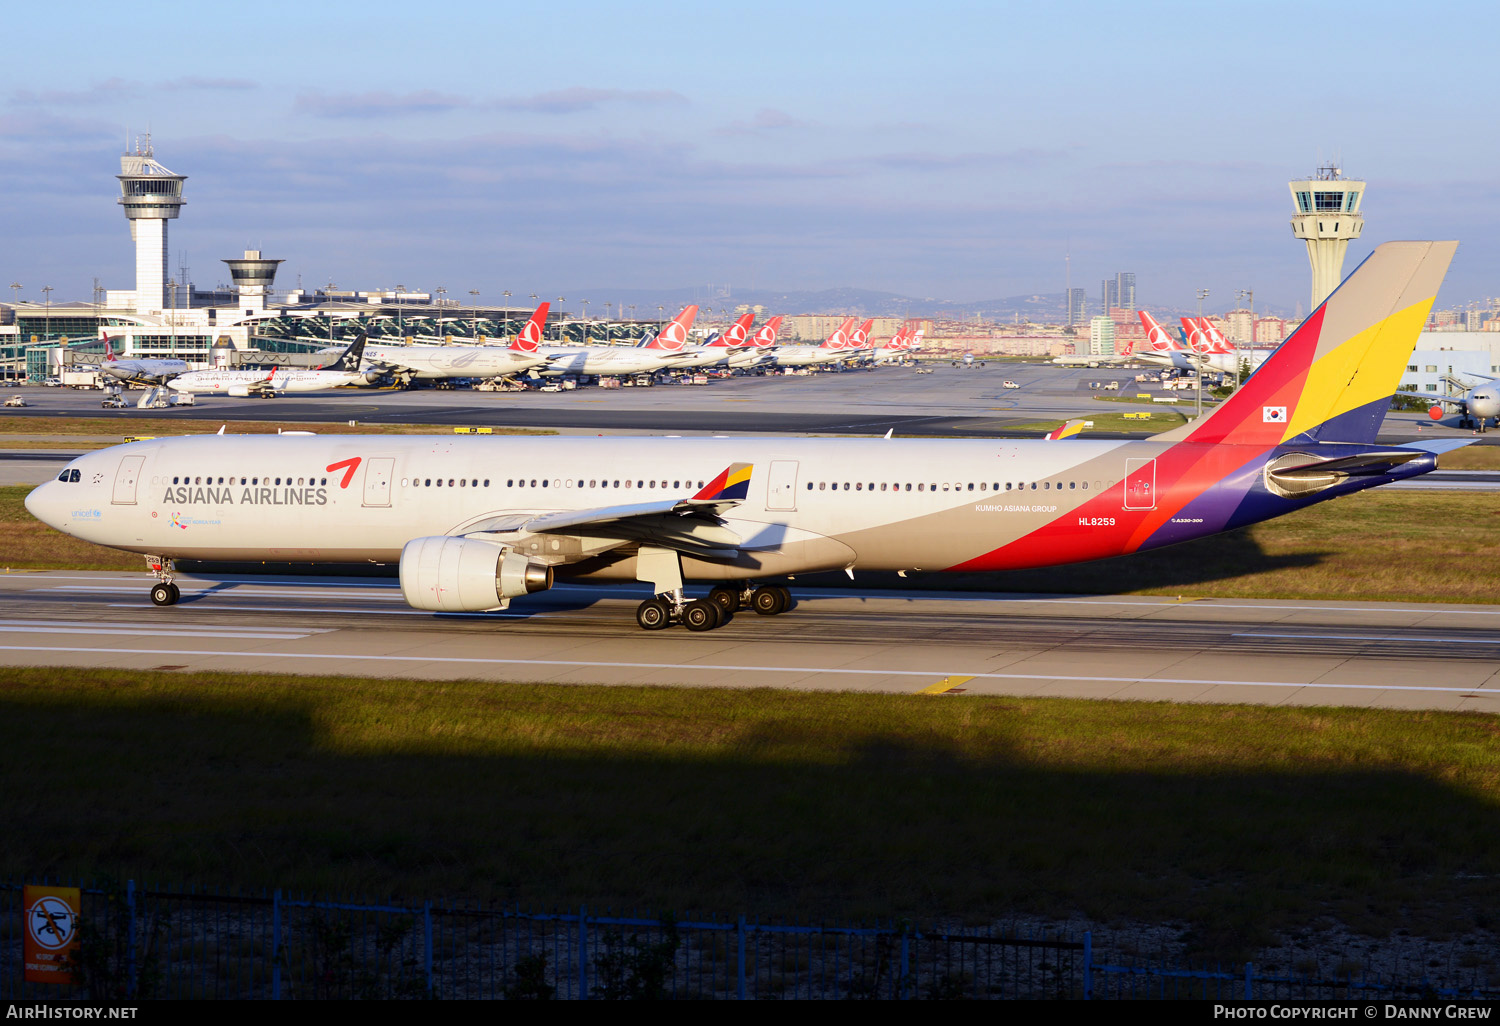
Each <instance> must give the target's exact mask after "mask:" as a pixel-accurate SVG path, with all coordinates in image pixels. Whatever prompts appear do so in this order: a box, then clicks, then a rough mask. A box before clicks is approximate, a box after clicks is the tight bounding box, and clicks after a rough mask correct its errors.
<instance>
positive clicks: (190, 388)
mask: <svg viewBox="0 0 1500 1026" xmlns="http://www.w3.org/2000/svg"><path fill="white" fill-rule="evenodd" d="M367 381H368V375H367V374H366V373H363V372H354V371H331V370H285V369H283V368H280V367H278V368H276V369H275V370H273V371H261V370H201V371H191V372H190V373H187V374H183V375H181V376H179V377H176V378H173V379H172V380H171V381H169V382H167V387H168V388H170V389H173V390H174V391H177V392H191V393H194V394H199V395H201V394H205V393H215V392H223V393H225V394H227V395H234V396H245V395H254V394H260V393H266V392H271V393H277V392H324V391H328V390H329V389H334V388H341V387H343V386H345V385H361V384H365V383H366V382H367Z"/></svg>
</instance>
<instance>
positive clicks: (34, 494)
mask: <svg viewBox="0 0 1500 1026" xmlns="http://www.w3.org/2000/svg"><path fill="white" fill-rule="evenodd" d="M61 498H62V497H61V496H60V495H58V494H57V482H56V481H47V482H45V483H43V484H40V485H37V486H36V487H35V488H33V489H32V490H31V491H29V492H27V493H26V512H28V513H30V514H31V515H32V516H34V517H36V518H37V519H38V520H40V521H41V522H42V523H44V524H46V525H47V526H48V527H58V526H59V524H58V521H59V519H60V518H59V516H58V511H59V509H60V507H61V503H60V499H61Z"/></svg>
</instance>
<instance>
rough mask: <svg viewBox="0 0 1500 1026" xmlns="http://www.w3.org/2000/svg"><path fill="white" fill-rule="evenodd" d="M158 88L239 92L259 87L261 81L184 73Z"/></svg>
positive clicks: (182, 90) (168, 90) (171, 91)
mask: <svg viewBox="0 0 1500 1026" xmlns="http://www.w3.org/2000/svg"><path fill="white" fill-rule="evenodd" d="M157 88H158V89H163V90H166V91H167V92H170V93H175V92H185V91H188V90H196V91H203V92H238V91H243V90H247V89H259V88H260V83H259V82H252V81H251V80H250V79H248V78H205V77H203V76H201V75H184V76H183V77H182V78H174V79H173V80H172V81H170V82H162V83H160V84H159V85H158V86H157Z"/></svg>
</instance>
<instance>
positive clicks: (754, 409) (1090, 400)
mask: <svg viewBox="0 0 1500 1026" xmlns="http://www.w3.org/2000/svg"><path fill="white" fill-rule="evenodd" d="M929 366H930V368H931V369H932V373H931V374H918V373H917V372H916V370H915V369H914V368H911V367H891V366H883V367H876V368H871V369H864V370H853V371H845V372H839V373H818V374H812V375H807V376H776V377H759V378H757V377H738V378H724V379H716V380H713V381H711V382H710V383H709V384H708V385H704V386H693V385H665V384H664V385H657V386H654V387H651V388H620V389H613V390H605V389H601V388H581V389H578V390H576V391H571V392H536V391H528V392H476V391H473V390H469V389H454V390H442V389H414V390H410V391H403V390H397V389H340V390H338V391H336V392H322V393H314V394H306V395H285V396H281V397H279V398H276V399H270V400H265V399H235V398H229V397H227V396H202V397H200V398H199V399H198V404H197V405H196V406H193V407H172V408H168V409H161V410H138V409H135V408H134V407H133V406H132V407H131V408H128V409H125V410H102V409H100V407H99V393H98V392H95V391H78V390H74V389H65V388H39V387H31V388H23V389H16V390H15V391H16V392H17V393H20V394H23V395H24V397H25V399H26V401H27V402H29V403H31V404H32V405H31V406H30V407H28V408H26V409H18V410H0V417H3V416H11V415H14V416H18V417H51V416H87V417H94V418H105V419H108V420H111V421H113V422H116V423H119V424H120V430H121V432H122V433H129V432H131V431H132V430H133V428H132V426H131V424H132V422H133V421H137V420H140V419H141V418H151V419H155V420H180V421H183V422H185V427H186V428H189V429H191V430H202V429H203V427H204V426H206V425H207V424H212V425H214V426H217V425H218V424H223V423H228V424H234V423H235V422H237V421H247V420H279V421H283V422H314V423H315V422H322V423H335V424H339V423H346V422H347V421H350V420H356V421H358V422H360V423H362V424H439V425H469V426H477V427H483V426H489V427H509V428H529V429H539V430H549V431H567V432H596V431H599V432H621V431H626V432H636V433H644V434H663V433H682V434H693V433H716V434H736V433H747V434H797V433H813V434H864V435H878V434H884V433H885V432H886V431H887V430H893V431H895V432H896V434H898V435H904V436H965V437H974V438H981V437H994V436H999V435H1010V434H1015V433H1016V431H1017V430H1018V429H1024V430H1028V431H1029V433H1031V434H1033V435H1039V434H1040V433H1041V431H1040V430H1037V429H1035V425H1036V424H1038V423H1039V422H1053V423H1055V422H1056V421H1059V420H1062V419H1065V418H1069V417H1090V416H1095V415H1104V414H1112V413H1125V412H1131V411H1134V412H1144V411H1152V412H1153V414H1154V415H1155V416H1154V422H1153V429H1154V430H1164V429H1165V428H1166V427H1167V426H1169V425H1170V424H1172V423H1176V422H1177V421H1176V419H1175V415H1174V414H1173V413H1172V410H1175V409H1181V410H1182V411H1183V412H1184V413H1186V414H1187V415H1189V416H1191V415H1192V412H1193V410H1194V406H1195V403H1194V397H1193V396H1192V395H1190V394H1187V393H1182V394H1181V396H1180V398H1181V400H1182V401H1181V402H1179V403H1178V404H1176V405H1175V406H1173V407H1170V408H1164V407H1163V406H1162V405H1159V404H1155V403H1153V402H1151V401H1150V400H1149V399H1147V400H1140V401H1132V399H1133V398H1134V397H1135V396H1136V393H1137V392H1139V391H1147V390H1148V389H1149V386H1148V385H1142V384H1137V383H1136V382H1135V380H1134V377H1135V375H1136V374H1137V373H1138V372H1137V371H1135V370H1126V369H1118V370H1116V369H1105V368H1088V367H1080V368H1073V367H1055V366H1052V365H1050V364H1045V363H1018V362H1004V363H998V362H992V363H990V364H989V365H988V366H985V367H978V366H975V367H972V368H964V367H953V366H951V365H948V364H945V363H942V362H935V363H932V364H930V365H929ZM1006 379H1010V380H1013V381H1014V382H1015V383H1016V384H1017V385H1018V386H1019V387H1018V388H1006V387H1004V384H1003V383H1004V381H1005V380H1006ZM1112 381H1113V382H1118V383H1119V389H1118V390H1117V391H1115V392H1109V391H1108V390H1106V389H1105V388H1104V387H1103V386H1104V385H1106V384H1107V383H1109V382H1112ZM1096 386H1098V387H1096ZM140 394H141V393H140V392H129V393H127V399H129V400H130V401H134V400H135V399H136V398H138V397H139V396H140ZM1152 394H1156V395H1160V394H1162V393H1160V392H1156V393H1152ZM1026 425H1032V427H1031V428H1029V429H1025V426H1026ZM1096 437H1122V436H1119V435H1112V434H1108V433H1103V432H1101V433H1100V435H1097V436H1096ZM1449 437H1455V438H1456V437H1471V438H1474V439H1476V440H1486V439H1484V436H1479V435H1476V434H1475V433H1474V432H1472V431H1460V430H1458V429H1457V428H1455V427H1451V426H1447V425H1439V424H1434V423H1433V422H1432V421H1431V420H1429V419H1428V418H1427V416H1426V414H1425V413H1391V414H1388V415H1387V417H1386V419H1385V423H1384V426H1383V428H1382V430H1381V436H1380V440H1381V441H1382V442H1391V443H1394V442H1398V441H1409V440H1411V439H1417V438H1449Z"/></svg>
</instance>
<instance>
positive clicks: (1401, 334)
mask: <svg viewBox="0 0 1500 1026" xmlns="http://www.w3.org/2000/svg"><path fill="white" fill-rule="evenodd" d="M1456 247H1457V243H1452V242H1446V243H1443V242H1396V243H1387V244H1385V245H1383V246H1380V247H1378V248H1377V249H1376V250H1375V252H1374V253H1373V254H1371V256H1370V257H1369V258H1368V259H1366V260H1365V262H1364V263H1363V264H1361V265H1360V267H1359V268H1358V269H1356V270H1355V271H1354V273H1353V274H1351V275H1350V276H1349V278H1348V279H1346V280H1345V282H1344V283H1343V285H1341V286H1340V287H1339V288H1338V289H1337V290H1336V291H1335V292H1334V293H1333V295H1331V296H1330V297H1329V298H1328V299H1327V300H1326V301H1325V302H1324V303H1323V305H1322V306H1321V307H1320V308H1319V310H1318V312H1317V313H1315V315H1314V316H1312V317H1309V318H1308V319H1307V321H1306V322H1304V324H1303V325H1302V326H1301V327H1300V328H1298V330H1297V331H1296V332H1295V333H1294V334H1293V335H1292V337H1291V338H1289V339H1288V340H1287V341H1286V342H1285V343H1284V344H1283V345H1282V346H1281V347H1280V348H1279V349H1278V350H1277V351H1276V352H1275V354H1273V355H1272V356H1271V358H1270V359H1269V360H1267V362H1266V364H1265V365H1264V366H1263V367H1262V368H1261V370H1260V371H1259V372H1258V373H1257V374H1255V375H1253V376H1252V377H1251V378H1249V379H1248V380H1247V381H1246V382H1245V384H1244V385H1243V386H1242V387H1241V388H1240V389H1239V390H1238V391H1237V392H1235V393H1234V394H1233V395H1231V396H1230V397H1229V398H1228V399H1226V400H1225V401H1224V402H1223V403H1222V404H1220V405H1219V406H1218V407H1216V408H1215V409H1214V410H1212V411H1211V412H1209V413H1208V414H1207V415H1205V416H1203V417H1201V418H1199V419H1197V420H1195V421H1193V422H1192V423H1189V424H1185V425H1182V426H1180V427H1177V428H1174V429H1172V430H1171V431H1168V432H1165V433H1163V434H1160V435H1156V436H1155V437H1153V438H1149V439H1145V440H1142V441H1108V440H1082V439H1069V440H1067V441H1063V442H1056V441H1046V440H1010V439H901V440H893V439H859V438H621V437H615V438H570V437H531V438H502V437H483V436H471V437H461V438H455V437H452V436H444V437H441V438H437V437H425V438H424V437H413V436H398V435H363V436H361V435H335V436H327V437H318V436H312V437H308V436H299V437H289V436H284V435H283V436H269V435H260V436H239V437H236V436H215V435H207V436H192V437H183V438H158V439H151V440H148V441H142V442H135V443H131V444H129V445H123V446H115V447H112V448H109V449H104V450H99V451H96V452H91V453H86V454H84V455H82V456H80V457H78V458H77V459H75V460H73V461H72V462H71V463H69V464H68V465H67V467H65V468H64V469H63V471H62V473H60V474H59V475H58V477H57V480H55V481H49V482H47V483H46V484H43V485H41V486H40V487H38V488H36V489H35V490H33V491H32V492H31V493H30V494H29V495H28V496H27V497H26V508H27V509H28V510H30V511H31V513H32V515H34V516H35V517H37V518H38V519H39V520H41V521H43V522H44V523H46V524H48V525H50V526H52V527H54V528H56V529H58V530H60V531H63V532H65V533H67V534H70V535H73V536H75V537H77V538H81V539H83V540H85V541H89V542H94V543H97V544H100V545H106V546H110V547H112V548H117V549H123V550H126V551H131V552H139V553H144V554H147V563H148V567H151V568H152V569H153V573H154V574H155V575H156V576H157V579H158V583H157V584H156V586H155V587H154V588H153V590H152V601H153V602H155V603H156V604H158V605H171V604H172V603H174V602H175V601H176V600H177V597H178V591H177V588H176V585H175V584H174V583H173V582H172V580H171V577H172V573H173V567H172V561H173V560H175V559H214V560H273V559H287V558H296V559H299V560H309V561H314V562H328V563H364V562H366V561H375V562H392V563H394V562H397V561H399V564H400V580H401V591H402V594H403V596H404V597H405V598H406V600H407V602H408V603H409V604H411V605H412V606H414V607H415V608H418V609H427V610H437V611H448V612H482V611H487V610H494V609H500V608H504V607H505V605H506V604H507V603H508V602H509V601H510V600H511V599H512V598H516V597H519V596H523V595H526V594H527V593H529V592H535V591H540V590H543V589H545V588H548V587H550V586H551V584H552V582H553V580H554V577H556V576H571V577H579V578H593V579H603V580H616V581H632V580H638V581H644V582H647V583H649V584H650V585H651V586H652V588H653V590H654V591H655V593H656V595H657V596H658V597H657V598H652V599H648V600H647V601H645V602H643V603H641V605H640V606H639V608H638V609H637V612H636V616H637V620H638V622H639V623H640V625H641V626H642V627H644V628H647V629H657V628H661V627H665V626H668V625H669V624H670V623H672V622H674V621H676V620H680V621H681V622H683V623H684V624H685V625H686V626H687V627H689V628H690V629H693V630H710V629H712V628H713V627H716V626H718V624H719V623H720V622H721V621H722V619H723V613H724V611H725V610H733V609H735V608H738V607H739V606H740V605H741V604H742V603H748V604H749V605H750V606H751V608H753V609H755V610H756V611H758V612H762V613H767V614H770V613H777V612H781V611H782V610H784V609H785V608H786V606H787V601H788V594H787V592H786V590H785V589H784V588H780V587H778V586H776V585H763V586H761V587H758V588H752V586H751V582H754V581H756V580H764V579H765V578H768V577H777V576H781V575H786V574H802V573H810V572H815V571H827V570H835V571H836V570H848V571H850V572H852V571H854V570H856V569H871V570H900V571H911V570H921V571H930V570H956V571H964V572H972V571H996V570H1011V569H1022V568H1028V567H1041V566H1052V565H1058V564H1064V563H1072V562H1079V561H1084V560H1093V559H1100V558H1103V557H1106V556H1113V555H1119V554H1121V553H1128V552H1136V551H1141V550H1145V549H1152V548H1157V547H1160V546H1163V545H1169V544H1173V543H1175V542H1181V541H1187V540H1190V539H1194V538H1202V537H1206V536H1210V535H1214V534H1218V533H1220V532H1223V531H1227V530H1233V529H1236V528H1239V527H1242V526H1245V525H1248V524H1252V523H1256V522H1258V521H1261V520H1266V519H1269V518H1271V517H1276V516H1280V515H1282V514H1285V513H1289V512H1292V511H1294V510H1298V509H1303V508H1305V507H1307V506H1309V505H1312V504H1314V503H1317V502H1321V501H1323V500H1325V499H1330V498H1335V497H1338V496H1343V495H1348V494H1351V493H1353V492H1357V491H1361V490H1363V489H1366V488H1370V487H1373V486H1376V485H1380V484H1385V483H1387V482H1390V481H1395V480H1400V479H1404V478H1410V477H1414V476H1416V475H1419V474H1423V473H1426V472H1428V471H1431V470H1433V469H1435V468H1436V466H1437V460H1436V457H1435V455H1434V454H1435V453H1436V452H1438V451H1442V450H1445V449H1446V448H1451V447H1453V446H1454V445H1461V444H1464V440H1458V441H1456V442H1454V441H1448V442H1442V441H1433V442H1428V443H1413V444H1409V445H1404V446H1382V445H1378V444H1376V441H1375V437H1376V432H1377V431H1378V429H1379V427H1380V423H1381V420H1382V419H1383V417H1384V413H1385V408H1386V407H1387V406H1388V405H1389V399H1390V395H1391V393H1392V392H1393V391H1394V390H1395V387H1396V384H1397V382H1399V380H1400V375H1401V374H1402V372H1403V371H1404V370H1405V366H1406V363H1407V361H1408V360H1409V359H1410V355H1411V352H1412V349H1413V347H1414V346H1415V345H1416V342H1417V338H1418V333H1419V332H1420V330H1421V328H1422V325H1423V323H1424V322H1425V321H1426V318H1427V314H1428V312H1429V311H1430V310H1431V308H1432V303H1433V300H1434V299H1435V298H1436V295H1437V291H1438V288H1439V286H1440V285H1441V284H1442V279H1443V276H1444V274H1445V272H1446V270H1447V267H1448V264H1449V262H1450V261H1451V259H1452V256H1453V252H1454V250H1455V249H1456ZM689 580H696V581H706V582H713V583H714V584H716V585H717V587H715V589H714V590H713V592H711V593H710V597H709V599H708V600H707V601H703V600H700V601H696V602H688V601H686V599H685V597H684V595H683V584H684V582H685V581H689Z"/></svg>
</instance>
